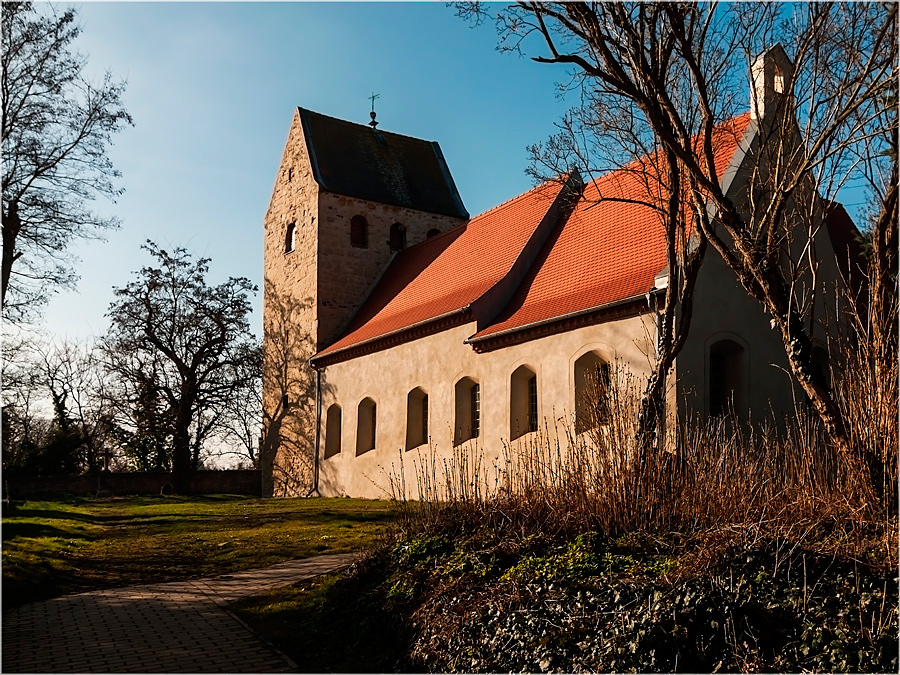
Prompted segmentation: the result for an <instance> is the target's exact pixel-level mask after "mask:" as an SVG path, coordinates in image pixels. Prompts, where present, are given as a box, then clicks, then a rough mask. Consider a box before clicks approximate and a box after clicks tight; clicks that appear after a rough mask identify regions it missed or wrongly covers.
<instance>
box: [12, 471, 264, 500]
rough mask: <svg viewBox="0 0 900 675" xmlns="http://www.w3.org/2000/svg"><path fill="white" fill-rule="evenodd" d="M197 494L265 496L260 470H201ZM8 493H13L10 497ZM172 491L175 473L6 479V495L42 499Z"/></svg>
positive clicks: (196, 478)
mask: <svg viewBox="0 0 900 675" xmlns="http://www.w3.org/2000/svg"><path fill="white" fill-rule="evenodd" d="M191 489H192V490H193V491H194V493H196V494H232V495H253V496H255V497H260V496H261V495H262V479H261V476H260V472H259V470H258V469H256V470H237V469H235V470H228V471H198V472H197V473H195V474H194V477H193V478H192V479H191ZM7 490H8V491H9V494H7ZM171 492H172V474H171V473H168V472H159V473H138V472H135V473H103V474H100V475H98V476H46V477H36V478H31V477H29V478H25V477H13V476H5V477H4V480H3V496H4V497H5V498H9V499H40V498H49V497H54V496H58V495H64V494H65V495H78V496H84V497H87V496H93V495H97V494H102V495H158V494H160V493H163V494H170V493H171Z"/></svg>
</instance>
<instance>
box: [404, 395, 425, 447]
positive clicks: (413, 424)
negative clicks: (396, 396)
mask: <svg viewBox="0 0 900 675" xmlns="http://www.w3.org/2000/svg"><path fill="white" fill-rule="evenodd" d="M426 443H428V394H426V393H425V392H424V391H423V390H422V389H421V388H420V387H416V388H415V389H413V390H412V391H411V392H409V394H408V395H407V397H406V449H407V450H412V449H413V448H417V447H419V446H420V445H425V444H426Z"/></svg>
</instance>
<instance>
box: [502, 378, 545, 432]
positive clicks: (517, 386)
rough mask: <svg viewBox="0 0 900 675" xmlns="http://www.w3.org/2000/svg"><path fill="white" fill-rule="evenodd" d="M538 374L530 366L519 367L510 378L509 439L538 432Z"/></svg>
mask: <svg viewBox="0 0 900 675" xmlns="http://www.w3.org/2000/svg"><path fill="white" fill-rule="evenodd" d="M537 428H538V389H537V374H536V373H535V372H534V371H533V370H532V369H531V368H529V367H528V366H519V367H518V368H516V370H515V371H514V372H513V374H512V376H511V377H510V378H509V437H510V439H511V440H515V439H517V438H518V437H519V436H523V435H525V434H528V433H531V432H532V431H537Z"/></svg>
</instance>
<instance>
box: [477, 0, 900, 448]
mask: <svg viewBox="0 0 900 675" xmlns="http://www.w3.org/2000/svg"><path fill="white" fill-rule="evenodd" d="M466 11H469V12H472V13H474V14H475V15H476V16H477V15H479V13H480V14H481V16H483V13H484V9H483V8H480V7H479V6H477V5H476V6H469V7H468V8H466ZM896 23H897V6H896V4H893V3H888V4H874V3H871V4H869V3H859V4H799V5H777V4H766V5H763V4H755V3H736V4H717V3H710V4H680V3H678V4H676V3H659V4H654V3H646V4H645V3H619V2H608V3H607V2H600V3H583V2H579V3H553V4H538V3H525V2H522V3H518V4H517V5H516V6H514V7H511V8H507V9H505V10H503V11H502V12H501V13H500V16H499V27H500V31H501V45H502V46H503V47H504V48H507V49H517V50H520V51H525V50H535V51H537V50H540V52H541V54H540V55H537V56H534V57H533V58H534V60H536V61H539V62H542V63H553V64H564V65H566V66H567V67H569V68H570V72H573V73H574V84H575V85H576V86H580V91H581V94H582V99H581V104H580V106H579V107H578V112H577V115H578V116H577V117H575V118H574V123H573V124H572V125H571V126H570V128H569V129H566V128H565V126H564V134H563V135H564V137H566V138H567V140H566V142H565V143H562V142H559V141H556V143H557V145H558V146H559V147H560V148H561V149H562V150H564V151H566V150H571V148H572V147H580V148H582V149H583V150H584V152H583V154H584V155H585V156H595V153H593V152H592V151H594V150H596V149H597V148H603V149H606V150H607V154H606V156H607V157H608V156H609V155H610V153H609V149H610V148H620V149H621V148H622V146H623V145H628V146H632V147H637V148H639V150H640V151H641V152H645V151H648V152H649V151H653V152H656V153H659V154H660V155H661V156H662V157H663V158H664V163H661V164H660V169H659V174H660V175H662V176H666V177H674V175H675V174H674V172H676V171H677V173H678V175H679V180H678V181H677V182H675V181H673V180H672V179H671V178H668V182H667V183H666V185H665V193H666V194H668V196H669V197H670V198H671V199H672V206H671V208H670V210H669V212H668V217H669V218H673V217H674V216H673V214H672V213H671V211H672V210H674V209H675V208H677V207H676V201H677V200H676V198H675V197H676V191H677V190H685V192H684V193H683V195H684V196H683V197H681V199H682V203H683V200H684V198H685V197H686V198H687V204H688V205H689V208H690V211H691V217H692V231H693V234H694V235H695V236H696V244H693V243H692V246H694V245H696V248H694V249H693V250H695V251H697V252H702V247H703V246H704V242H706V243H707V244H708V245H709V247H710V248H712V249H713V250H714V251H715V252H716V253H717V254H718V255H719V256H720V257H721V259H722V260H723V261H724V262H725V264H726V265H727V266H728V268H730V269H731V270H732V271H733V273H734V274H735V277H736V278H737V279H738V281H739V282H740V283H741V285H742V286H743V287H744V289H745V290H746V291H747V293H748V294H749V295H750V296H751V297H753V298H755V299H756V300H757V301H758V302H759V303H760V305H761V306H762V308H763V309H764V310H765V311H766V312H767V314H768V315H769V317H770V319H771V323H772V327H773V329H775V330H777V331H778V333H779V334H780V336H781V338H782V341H783V343H784V347H785V353H786V355H787V360H788V363H789V366H790V370H791V372H792V374H793V376H794V378H795V379H796V381H797V382H798V383H799V385H800V387H801V388H802V389H803V391H804V392H805V393H806V395H807V396H808V397H809V399H810V400H811V402H812V405H813V406H814V408H815V410H816V412H817V413H818V415H819V417H820V418H821V420H822V422H823V424H824V426H825V428H826V430H827V432H828V433H829V435H830V437H831V439H832V440H833V442H834V443H835V444H836V445H837V446H838V447H839V448H840V449H841V451H842V453H843V454H844V456H845V458H846V459H847V460H848V461H849V462H850V463H851V464H853V465H859V464H860V463H861V462H860V460H861V457H860V456H859V452H858V449H854V448H853V447H851V444H850V442H849V439H848V436H847V433H846V425H845V422H844V419H843V416H842V413H841V410H840V409H839V408H838V407H837V405H836V404H835V401H834V399H833V397H832V395H831V392H830V391H829V387H828V384H827V382H826V381H825V380H824V378H823V377H821V375H820V374H819V369H817V368H816V367H815V363H814V361H813V351H812V347H813V334H814V332H815V331H816V330H817V329H818V328H819V327H820V326H821V323H822V322H823V320H824V318H825V317H823V316H822V315H821V312H822V310H821V309H819V315H817V308H821V304H822V303H821V287H820V284H819V283H818V281H817V278H816V274H817V271H818V265H819V262H818V261H817V260H816V258H815V255H814V252H813V246H812V242H813V241H814V239H815V237H816V236H817V235H818V233H819V231H820V230H821V229H822V226H823V217H824V214H825V211H826V207H827V204H828V202H829V201H830V200H832V199H833V197H834V196H835V195H836V192H837V191H838V190H839V189H840V188H841V187H842V186H843V185H845V184H846V181H847V180H849V179H850V178H853V177H854V176H857V175H858V174H859V172H860V171H866V172H867V173H868V175H870V176H879V177H880V181H881V186H882V187H881V194H882V195H884V198H883V199H881V200H880V201H881V202H882V203H883V204H884V209H883V212H884V213H885V214H886V215H885V218H886V222H885V223H884V226H883V227H882V229H883V230H884V231H885V232H886V233H889V232H891V231H896V207H893V208H891V201H890V195H891V191H890V187H889V181H890V180H892V181H894V182H895V181H896V173H893V174H892V172H891V170H890V162H891V161H893V162H894V166H896V156H895V157H894V159H893V160H890V159H888V158H887V157H886V156H885V154H884V149H885V148H884V142H885V139H886V138H890V137H893V134H895V133H896V128H897V116H896V105H895V104H894V105H893V106H892V107H890V108H889V107H888V106H886V105H885V100H886V97H887V96H888V95H889V94H890V93H891V92H896V77H897V65H896V64H897V46H896V42H895V36H896V27H897V26H896ZM531 37H537V38H538V39H539V44H540V46H539V47H538V46H537V45H534V44H533V43H532V42H530V41H527V42H526V40H530V39H531ZM778 43H780V44H778ZM773 45H777V46H776V47H773ZM770 48H772V49H774V50H775V51H771V52H769V51H767V50H769V49H770ZM778 50H780V51H778ZM764 52H765V53H767V55H768V57H769V58H767V59H765V60H763V61H758V60H757V57H758V56H759V55H760V54H763V53H764ZM760 64H766V65H765V66H764V68H767V69H769V70H765V72H762V71H759V72H755V73H754V76H755V77H756V78H757V80H758V81H759V82H760V83H761V82H762V81H766V82H767V85H768V87H769V88H770V89H772V90H774V91H776V92H777V93H778V94H779V95H778V96H777V97H775V98H774V99H773V100H772V101H768V102H766V101H765V100H764V98H763V97H762V96H760V92H758V91H756V90H751V95H750V96H749V97H747V96H746V95H744V94H743V92H744V91H746V89H745V87H744V86H743V84H742V82H743V81H744V78H745V77H746V73H747V72H749V71H750V70H751V68H753V67H754V66H755V67H756V68H761V67H763V66H761V65H760ZM895 100H896V99H895ZM748 108H749V109H750V111H751V123H752V124H755V125H756V129H757V135H756V139H757V140H756V145H755V147H753V148H749V149H748V152H749V153H751V154H752V155H753V158H754V160H755V161H754V166H755V169H754V175H752V176H749V177H748V179H747V184H746V188H745V189H744V190H742V191H735V190H728V189H727V187H726V186H724V185H723V180H722V178H723V174H722V170H721V168H720V166H719V165H718V164H717V161H716V149H717V147H718V143H717V139H716V134H717V133H720V131H719V130H720V129H721V128H722V125H723V124H724V123H727V122H728V120H730V119H732V118H734V117H735V116H736V115H737V114H738V113H740V112H742V111H743V110H747V109H748ZM583 122H588V123H589V124H585V123H583ZM623 129H625V131H626V133H625V134H622V130H623ZM639 139H643V141H642V143H640V144H635V141H636V140H639ZM553 150H554V148H553V147H551V148H550V151H551V152H550V153H549V156H551V157H552V155H553V152H552V151H553ZM600 156H601V157H603V156H604V155H602V154H601V155H600ZM546 157H547V155H546V154H545V155H543V156H542V155H540V154H539V155H538V159H542V158H543V159H546ZM602 168H604V167H601V169H602ZM891 175H893V176H894V177H893V178H889V177H890V176H891ZM894 199H896V198H894ZM663 212H664V213H665V212H666V211H665V209H663ZM667 234H668V233H667ZM884 239H885V242H888V241H890V236H889V235H888V236H886V237H884ZM894 241H896V239H894ZM878 245H879V246H884V245H885V244H884V243H879V244H878ZM670 246H671V244H670ZM685 260H687V259H685ZM671 262H672V257H671V253H670V263H671ZM681 267H682V268H684V270H685V272H686V271H687V267H688V265H687V264H686V263H681ZM688 280H689V275H687V274H684V279H683V280H680V281H678V282H677V283H680V284H685V285H686V284H687V282H688ZM686 290H689V289H686ZM680 295H681V297H680V298H675V300H677V304H680V305H682V306H684V308H683V309H682V315H684V313H685V310H686V309H689V307H687V306H686V305H687V303H688V302H689V295H690V293H689V292H684V293H681V294H680ZM666 304H667V311H668V310H669V307H668V305H669V302H668V299H667V303H666ZM682 320H683V319H682ZM676 323H677V322H676ZM665 331H666V328H665V325H664V327H663V332H664V333H665ZM668 337H670V336H667V338H668ZM671 339H675V340H676V344H677V334H676V333H672V334H671ZM651 387H652V382H651Z"/></svg>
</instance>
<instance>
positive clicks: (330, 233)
mask: <svg viewBox="0 0 900 675" xmlns="http://www.w3.org/2000/svg"><path fill="white" fill-rule="evenodd" d="M357 215H360V216H363V217H364V218H365V219H366V221H367V222H368V225H369V241H368V244H369V245H368V248H355V247H353V246H351V245H350V219H351V218H353V216H357ZM318 222H319V261H320V265H319V268H318V289H319V292H318V319H319V324H318V327H319V330H318V344H317V348H318V349H322V348H324V347H325V346H327V345H329V344H331V343H332V342H334V340H336V339H337V338H338V337H340V333H341V332H342V331H343V329H344V328H345V327H346V325H347V323H348V322H349V321H350V319H351V318H352V317H353V315H354V314H355V313H356V310H357V309H358V308H359V306H360V305H361V304H362V302H363V300H365V299H366V296H367V295H368V293H369V291H371V289H372V287H373V286H374V285H375V282H376V281H377V280H378V278H379V277H380V276H381V274H382V273H383V271H384V270H385V269H386V268H387V265H388V263H389V262H390V260H391V257H392V256H393V252H392V251H391V249H390V245H389V236H390V229H391V225H393V224H394V223H400V224H401V225H404V226H405V227H406V245H407V247H409V246H412V245H414V244H417V243H419V242H421V241H424V240H425V237H426V235H427V233H428V231H429V230H431V229H437V230H440V231H441V232H445V231H446V230H447V229H449V228H450V227H453V226H456V225H461V224H462V223H464V222H465V220H462V219H460V218H452V217H450V216H441V215H437V214H434V213H424V212H422V211H414V210H412V209H406V208H402V207H399V206H389V205H387V204H378V203H376V202H369V201H365V200H362V199H356V198H353V197H344V196H342V195H335V194H330V193H327V192H322V193H320V194H319V221H318Z"/></svg>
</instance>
